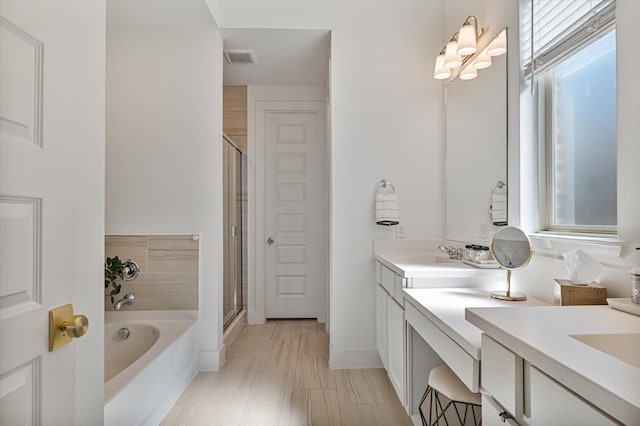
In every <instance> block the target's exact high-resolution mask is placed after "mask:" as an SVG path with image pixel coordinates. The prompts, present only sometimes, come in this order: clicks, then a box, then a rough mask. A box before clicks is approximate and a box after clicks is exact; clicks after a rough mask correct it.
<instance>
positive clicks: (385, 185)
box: [377, 179, 396, 192]
mask: <svg viewBox="0 0 640 426" xmlns="http://www.w3.org/2000/svg"><path fill="white" fill-rule="evenodd" d="M388 187H391V190H392V191H393V192H396V187H395V186H393V184H392V183H391V182H389V181H388V180H386V179H382V180H381V181H380V182H378V187H377V189H378V190H380V188H388Z"/></svg>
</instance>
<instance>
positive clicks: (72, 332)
mask: <svg viewBox="0 0 640 426" xmlns="http://www.w3.org/2000/svg"><path fill="white" fill-rule="evenodd" d="M88 329H89V320H88V319H87V317H85V316H84V315H74V314H73V306H72V305H64V306H58V307H57V308H54V309H51V310H50V311H49V351H55V350H57V349H59V348H61V347H62V346H64V345H66V344H67V343H69V342H71V339H73V338H74V337H80V336H84V334H85V333H86V332H87V330H88Z"/></svg>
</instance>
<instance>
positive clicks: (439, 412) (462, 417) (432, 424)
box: [418, 386, 482, 426]
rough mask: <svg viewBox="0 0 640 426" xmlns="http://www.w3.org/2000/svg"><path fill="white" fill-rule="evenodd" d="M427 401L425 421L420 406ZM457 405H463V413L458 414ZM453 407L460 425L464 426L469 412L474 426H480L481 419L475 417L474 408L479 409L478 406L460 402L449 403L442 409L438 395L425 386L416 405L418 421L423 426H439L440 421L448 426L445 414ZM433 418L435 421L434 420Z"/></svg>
mask: <svg viewBox="0 0 640 426" xmlns="http://www.w3.org/2000/svg"><path fill="white" fill-rule="evenodd" d="M427 400H428V404H429V421H427V419H426V417H425V415H424V414H425V413H424V412H423V411H422V405H423V404H424V403H425V401H427ZM457 404H464V406H465V407H464V413H463V414H461V413H460V409H459V408H458V405H457ZM451 405H453V409H454V410H455V412H456V417H457V418H458V422H459V423H460V424H461V425H466V422H467V417H468V415H469V410H471V415H472V416H473V424H474V425H476V426H481V425H482V417H480V418H479V419H478V418H477V417H476V411H475V407H481V406H480V405H475V404H469V403H467V402H462V401H452V400H449V402H448V403H447V404H446V405H445V406H444V407H443V406H442V401H441V400H440V393H439V392H438V391H437V390H436V389H434V388H432V387H431V386H427V388H426V389H425V391H424V393H423V394H422V399H420V403H419V404H418V411H419V412H420V419H421V420H422V425H423V426H438V425H439V424H440V419H442V420H444V423H445V425H447V426H449V421H448V420H447V416H446V412H447V410H449V408H450V407H451ZM434 416H435V419H434Z"/></svg>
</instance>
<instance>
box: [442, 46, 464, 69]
mask: <svg viewBox="0 0 640 426" xmlns="http://www.w3.org/2000/svg"><path fill="white" fill-rule="evenodd" d="M457 50H458V43H457V42H456V41H455V40H451V41H450V42H449V43H447V48H446V49H445V53H444V66H445V67H447V68H458V67H459V66H460V65H462V58H461V57H460V55H458V53H457Z"/></svg>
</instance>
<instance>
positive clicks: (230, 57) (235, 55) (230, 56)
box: [223, 50, 256, 64]
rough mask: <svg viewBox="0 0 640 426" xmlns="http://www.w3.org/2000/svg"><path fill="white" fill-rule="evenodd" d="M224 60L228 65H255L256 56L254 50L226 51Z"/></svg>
mask: <svg viewBox="0 0 640 426" xmlns="http://www.w3.org/2000/svg"><path fill="white" fill-rule="evenodd" d="M223 53H224V59H225V60H226V61H227V63H228V64H255V63H256V55H255V53H253V50H225V51H224V52H223Z"/></svg>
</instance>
